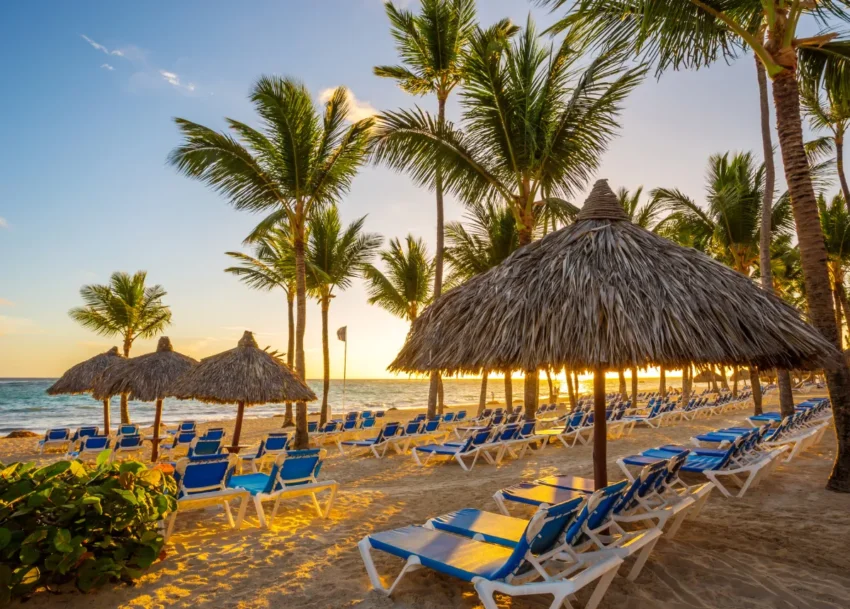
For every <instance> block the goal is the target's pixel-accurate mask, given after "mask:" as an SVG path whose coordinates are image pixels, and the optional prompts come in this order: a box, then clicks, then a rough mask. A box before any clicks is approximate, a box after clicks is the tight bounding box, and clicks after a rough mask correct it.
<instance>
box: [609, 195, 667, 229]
mask: <svg viewBox="0 0 850 609" xmlns="http://www.w3.org/2000/svg"><path fill="white" fill-rule="evenodd" d="M642 195H643V186H638V187H637V188H636V189H635V190H634V192H629V189H628V188H625V187H621V188H620V189H619V190H617V199H618V200H619V201H620V205H622V206H623V209H624V210H626V213H627V214H628V215H629V218H630V219H631V221H632V223H634V224H637V225H638V226H640V227H643V228H645V229H646V230H651V231H657V230H658V228H659V227H660V226H661V223H662V220H661V218H659V217H658V216H659V214H660V212H661V208H660V205H659V204H658V201H656V200H655V199H654V198H650V200H649V201H647V202H646V203H644V204H643V205H641V203H640V199H641V196H642Z"/></svg>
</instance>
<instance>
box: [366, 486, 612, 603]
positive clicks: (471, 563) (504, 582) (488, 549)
mask: <svg viewBox="0 0 850 609" xmlns="http://www.w3.org/2000/svg"><path fill="white" fill-rule="evenodd" d="M575 512H576V503H575V502H571V503H567V504H564V505H558V506H552V507H548V508H545V509H541V510H539V511H538V512H537V513H536V514H535V515H534V516H533V517H532V518H531V520H529V521H528V522H527V524H526V526H525V528H524V530H523V531H522V532H521V533H520V534H518V535H515V536H514V538H515V539H516V541H515V543H514V544H513V545H512V546H509V545H500V544H496V543H488V542H485V541H478V540H476V539H469V538H467V537H462V536H460V535H456V534H454V533H450V532H446V531H441V530H433V529H429V528H426V527H423V526H408V527H403V528H400V529H395V530H392V531H384V532H382V533H373V534H371V535H367V536H366V537H364V538H363V539H362V540H361V541H360V543H359V544H358V547H359V549H360V556H361V557H362V559H363V563H364V565H365V567H366V572H367V573H368V574H369V580H370V581H371V582H372V587H373V588H375V590H378V591H379V592H382V593H384V594H386V595H387V596H389V595H391V594H392V593H393V591H394V590H395V588H396V586H397V585H398V583H399V582H400V581H401V580H402V579H403V578H404V576H405V575H406V574H407V573H408V572H410V571H415V570H417V569H420V568H423V567H425V568H428V569H431V570H433V571H437V572H438V573H442V574H444V575H447V576H449V577H454V578H457V579H460V580H462V581H465V582H470V583H472V584H473V585H474V586H475V590H476V592H477V593H478V597H479V599H480V600H481V603H482V604H483V606H484V608H485V609H497V607H498V605H497V603H496V599H495V595H496V594H497V593H499V594H505V595H508V596H511V597H515V596H530V595H547V596H551V597H553V602H552V604H551V605H550V609H558V608H560V607H562V606H564V604H565V603H566V602H567V598H568V597H571V596H572V595H574V594H575V593H576V592H578V591H579V590H581V589H582V588H584V587H586V586H588V585H590V584H592V583H593V582H598V583H597V584H596V587H595V589H594V591H593V593H592V594H591V596H590V599H589V600H588V602H587V604H586V608H587V609H596V607H597V606H598V605H599V602H600V601H601V600H602V598H603V596H604V595H605V592H606V591H607V590H608V586H609V585H610V584H611V580H612V579H613V578H614V576H615V575H616V572H617V569H618V568H619V566H620V564H622V560H621V559H620V558H618V557H616V556H614V555H612V554H607V555H604V556H603V555H600V556H597V557H596V558H597V561H595V562H587V563H583V564H582V565H581V569H580V570H577V571H576V570H575V569H574V568H573V567H574V565H569V566H568V573H569V574H568V575H566V574H560V573H555V574H554V575H553V574H552V573H551V572H549V571H547V570H545V569H541V568H540V565H541V563H542V562H544V561H548V560H550V559H551V557H552V553H553V552H556V551H558V550H559V549H560V548H561V546H562V543H561V539H562V537H563V535H564V533H565V531H566V529H567V527H569V526H570V524H571V523H572V522H573V521H574V519H575ZM373 551H377V552H382V553H384V554H389V555H391V556H396V557H398V558H401V559H402V560H404V561H405V564H404V567H403V568H402V569H401V572H400V573H399V574H398V576H397V577H396V578H395V580H394V581H393V583H392V584H391V585H390V586H389V587H385V586H384V584H383V583H382V582H381V577H380V575H379V574H378V570H377V569H376V567H375V563H374V561H373V559H372V552H373Z"/></svg>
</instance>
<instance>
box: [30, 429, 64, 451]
mask: <svg viewBox="0 0 850 609" xmlns="http://www.w3.org/2000/svg"><path fill="white" fill-rule="evenodd" d="M70 442H71V430H70V429H69V428H67V427H56V428H54V429H48V430H47V431H46V432H44V439H43V440H39V441H38V452H40V453H43V452H44V451H45V450H47V449H48V448H59V449H60V450H68V445H69V444H70Z"/></svg>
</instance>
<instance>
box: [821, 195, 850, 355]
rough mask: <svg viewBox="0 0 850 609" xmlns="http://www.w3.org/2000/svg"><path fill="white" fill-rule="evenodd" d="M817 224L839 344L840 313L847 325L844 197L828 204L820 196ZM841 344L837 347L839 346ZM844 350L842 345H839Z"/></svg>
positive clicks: (849, 228)
mask: <svg viewBox="0 0 850 609" xmlns="http://www.w3.org/2000/svg"><path fill="white" fill-rule="evenodd" d="M818 209H819V210H820V223H821V228H822V230H823V236H824V239H825V240H826V251H827V254H828V256H829V261H828V262H827V266H828V267H829V275H830V279H831V280H832V296H833V300H834V304H835V322H836V325H837V326H838V329H839V333H838V340H839V341H842V337H841V328H842V311H843V312H844V315H843V317H844V319H846V320H847V322H848V324H850V314H848V304H847V292H846V291H845V288H844V279H845V277H846V275H847V264H848V262H850V212H848V211H847V205H846V203H845V201H844V197H842V196H841V195H835V196H834V197H833V198H832V199H831V200H829V201H827V199H826V197H825V196H824V195H823V194H821V195H820V196H819V197H818ZM839 344H840V343H839ZM841 346H842V348H843V345H841Z"/></svg>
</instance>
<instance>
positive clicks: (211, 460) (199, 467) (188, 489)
mask: <svg viewBox="0 0 850 609" xmlns="http://www.w3.org/2000/svg"><path fill="white" fill-rule="evenodd" d="M236 464H237V457H236V455H213V456H208V457H199V458H196V459H189V458H183V459H180V461H178V462H177V465H176V467H175V471H174V479H175V480H176V481H177V511H175V512H174V513H173V514H172V515H171V517H170V518H169V520H168V526H167V528H166V532H165V537H166V539H167V538H168V537H170V536H171V533H172V532H173V531H174V523H175V521H176V520H177V514H178V512H185V511H187V510H193V509H200V508H205V507H208V506H210V505H221V506H223V507H224V511H225V513H226V514H227V520H228V522H229V523H230V526H232V527H233V528H234V529H240V528H242V521H243V520H244V518H245V510H246V509H247V507H248V498H249V497H250V494H249V493H248V492H247V491H245V490H243V489H237V488H229V487H228V486H227V482H228V480H229V479H230V478H231V476H232V475H233V471H234V469H235V467H236ZM234 499H240V500H241V501H240V504H239V512H238V514H237V516H236V520H235V521H234V520H233V514H232V512H231V509H230V502H231V501H233V500H234Z"/></svg>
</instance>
